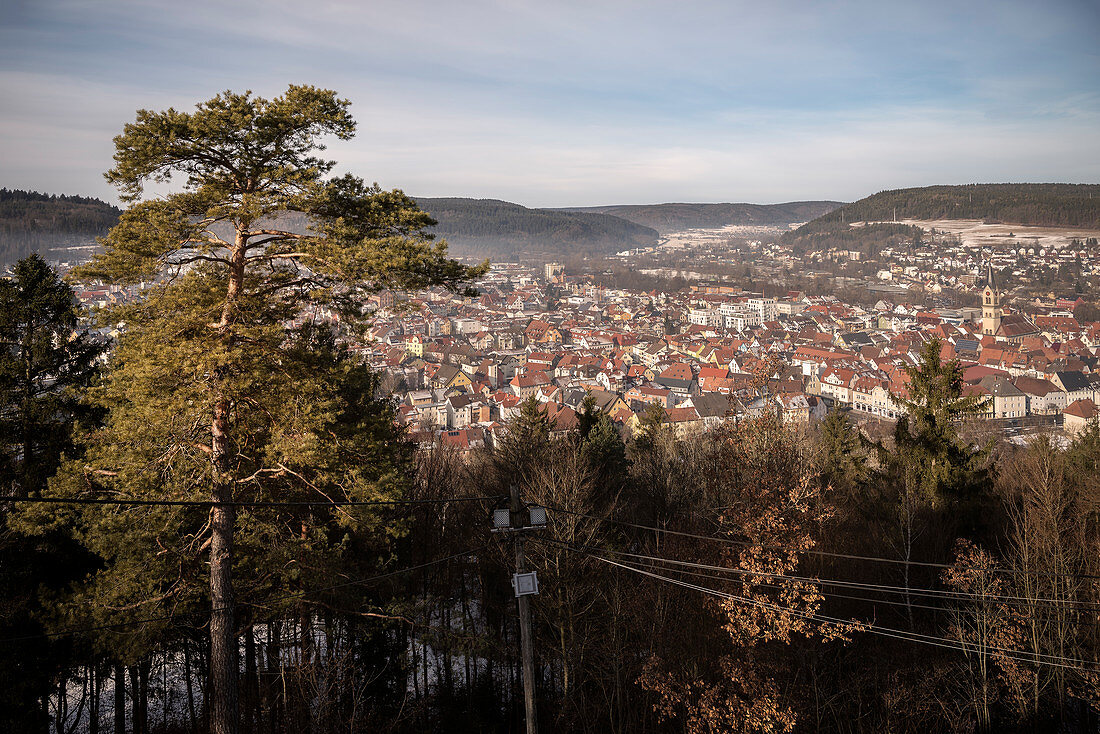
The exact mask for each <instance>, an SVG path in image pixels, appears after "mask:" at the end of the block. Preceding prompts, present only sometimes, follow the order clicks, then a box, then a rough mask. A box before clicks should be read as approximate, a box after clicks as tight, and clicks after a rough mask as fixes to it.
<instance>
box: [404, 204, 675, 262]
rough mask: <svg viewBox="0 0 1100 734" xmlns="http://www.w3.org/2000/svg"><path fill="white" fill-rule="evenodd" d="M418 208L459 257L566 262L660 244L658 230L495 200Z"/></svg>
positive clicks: (605, 217)
mask: <svg viewBox="0 0 1100 734" xmlns="http://www.w3.org/2000/svg"><path fill="white" fill-rule="evenodd" d="M417 203H418V204H419V205H420V207H421V208H422V209H424V210H425V211H427V212H429V213H430V214H431V215H432V217H434V218H435V219H436V220H438V222H439V224H438V226H436V227H435V229H434V232H435V233H436V235H437V236H439V237H442V238H445V239H446V240H447V242H448V243H450V246H451V251H452V252H454V253H455V254H460V255H477V256H479V257H495V258H509V257H513V256H515V255H519V254H548V255H551V256H554V257H558V256H561V257H564V256H567V255H573V254H579V253H586V252H599V253H609V252H615V251H616V250H623V249H629V248H633V247H645V246H649V245H653V244H656V242H657V232H656V231H655V230H653V229H650V228H649V227H644V226H641V225H638V224H635V223H633V222H628V221H626V220H625V219H620V218H618V217H614V216H610V215H607V214H600V213H594V212H569V211H564V210H555V209H529V208H527V207H525V206H520V205H519V204H513V203H511V202H507V201H499V200H496V199H464V198H443V199H427V198H418V199H417Z"/></svg>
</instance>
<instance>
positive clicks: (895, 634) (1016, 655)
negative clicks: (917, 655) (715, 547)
mask: <svg viewBox="0 0 1100 734" xmlns="http://www.w3.org/2000/svg"><path fill="white" fill-rule="evenodd" d="M584 555H586V556H589V557H591V558H593V559H595V560H598V561H603V562H604V563H607V564H610V565H612V566H617V567H619V568H624V569H626V570H628V571H633V572H634V573H638V574H641V575H643V576H648V577H650V578H653V579H657V580H660V581H665V582H667V583H671V584H675V585H677V586H682V587H685V588H688V589H693V590H695V591H700V592H703V593H706V594H710V595H712V596H717V597H720V598H724V599H728V600H730V601H738V602H744V603H747V604H752V605H755V606H759V607H761V608H764V609H769V610H771V611H777V612H783V613H787V614H793V615H795V616H797V617H800V618H802V619H806V620H809V621H816V622H825V623H830V624H835V625H839V626H842V627H856V628H858V629H857V630H856V631H865V632H870V633H872V634H877V635H881V636H884V637H892V638H895V639H899V640H904V641H907V642H919V643H922V644H927V645H932V646H935V647H943V648H948V649H953V650H959V651H962V652H972V651H978V652H983V651H994V652H1000V653H1002V654H1003V655H1004V657H1006V658H1008V659H1011V660H1015V661H1017V662H1026V663H1032V664H1036V665H1048V666H1051V667H1058V668H1067V669H1070V670H1074V671H1078V672H1087V673H1092V672H1100V667H1089V666H1095V665H1096V662H1095V661H1092V660H1081V659H1078V658H1067V657H1062V656H1058V655H1049V654H1047V653H1029V652H1027V651H1026V650H1016V649H1012V648H1002V647H997V646H993V645H986V644H982V643H965V642H956V641H954V640H952V639H950V638H947V637H936V636H933V635H924V634H920V633H917V632H907V631H905V630H898V629H893V628H889V627H880V626H878V625H875V624H873V623H869V622H860V621H858V620H845V619H840V618H838V617H831V616H828V615H824V614H814V613H811V612H802V611H799V610H797V609H791V608H789V607H782V606H778V605H774V604H769V603H767V602H763V601H760V600H758V599H750V598H747V597H743V596H738V595H736V594H729V593H727V592H724V591H719V590H718V589H711V588H708V587H705V586H699V585H697V584H692V583H689V582H687V581H682V580H680V579H674V578H670V577H668V576H662V575H660V574H656V573H652V572H650V571H646V570H644V569H641V568H636V567H634V566H630V565H628V564H625V563H619V562H617V561H613V560H611V559H608V558H602V557H600V556H596V555H593V554H588V553H585V554H584ZM1039 658H1050V659H1049V660H1045V659H1039Z"/></svg>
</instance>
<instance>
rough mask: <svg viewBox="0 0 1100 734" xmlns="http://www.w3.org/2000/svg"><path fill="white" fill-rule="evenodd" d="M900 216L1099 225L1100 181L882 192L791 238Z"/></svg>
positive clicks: (978, 185)
mask: <svg viewBox="0 0 1100 734" xmlns="http://www.w3.org/2000/svg"><path fill="white" fill-rule="evenodd" d="M895 218H896V219H898V220H903V219H981V220H985V221H991V222H993V221H995V222H1003V223H1005V224H1034V225H1046V226H1060V227H1098V226H1100V185H1096V184H969V185H966V186H925V187H923V188H914V189H894V190H892V191H880V192H879V193H877V194H875V195H873V196H868V197H867V198H865V199H860V200H859V201H856V202H853V203H851V204H845V205H844V206H842V207H840V208H839V209H836V210H834V211H831V212H829V213H828V214H825V215H824V216H821V217H819V218H817V219H815V220H814V221H812V222H809V223H807V224H806V225H804V226H802V227H800V228H799V229H797V230H795V231H794V232H792V233H790V235H789V236H788V238H789V239H796V238H801V237H804V236H807V235H813V234H819V233H829V232H836V231H839V230H841V229H845V228H847V227H848V224H849V223H851V222H891V221H893V220H894V219H895Z"/></svg>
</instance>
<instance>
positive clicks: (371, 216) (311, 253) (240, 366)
mask: <svg viewBox="0 0 1100 734" xmlns="http://www.w3.org/2000/svg"><path fill="white" fill-rule="evenodd" d="M348 108H349V103H348V101H347V100H342V99H339V98H338V97H337V95H336V94H335V93H334V92H332V91H329V90H324V89H318V88H315V87H310V86H290V87H289V88H288V89H287V90H286V92H285V93H284V94H283V95H282V96H279V97H275V98H273V99H264V98H261V97H255V96H253V95H252V94H251V93H250V92H245V93H243V94H238V93H233V92H225V93H223V94H219V95H218V96H216V97H214V98H213V99H210V100H208V101H206V102H202V103H200V104H198V105H197V106H196V109H195V110H194V111H193V112H182V111H177V110H175V109H168V110H165V111H161V112H154V111H148V110H141V111H139V112H138V113H137V119H136V120H135V121H134V122H133V123H130V124H128V125H126V127H125V129H124V131H123V133H122V134H121V135H119V136H118V137H117V138H115V156H114V160H115V166H114V167H113V168H112V169H111V170H110V171H109V172H108V173H107V174H106V176H107V180H108V181H109V182H111V183H112V184H114V185H115V186H116V187H117V188H118V189H119V191H120V194H121V197H122V199H123V200H124V201H125V202H126V203H128V204H129V208H128V209H127V210H126V211H125V212H124V213H123V215H122V217H121V218H120V221H119V223H118V225H117V226H115V227H114V228H113V229H112V230H111V232H110V234H109V235H108V236H107V237H106V238H105V239H104V240H103V241H102V243H101V244H102V245H103V248H104V252H103V253H102V254H101V255H99V256H97V257H96V258H95V259H94V260H93V261H92V262H91V263H90V264H89V265H88V266H86V267H84V268H82V269H81V270H80V272H79V273H78V277H82V278H98V279H102V280H105V281H108V282H112V283H135V282H139V281H142V280H144V281H152V282H154V283H155V285H154V286H153V287H152V289H151V291H149V292H148V293H147V295H146V297H145V298H144V299H143V300H142V302H140V303H139V304H137V305H135V306H131V307H128V308H127V309H125V310H124V311H120V312H118V313H116V314H115V318H116V319H124V320H125V322H126V328H127V332H126V334H125V335H124V336H123V338H122V341H121V343H120V344H119V348H118V351H117V353H116V355H115V357H114V365H115V368H114V370H113V371H112V375H111V376H110V378H109V379H108V380H107V382H106V384H105V385H104V387H103V389H102V390H101V391H99V393H98V399H99V400H100V401H101V402H102V404H104V405H106V406H109V407H110V409H111V417H110V420H109V422H108V424H107V427H106V428H105V429H104V430H103V431H101V432H99V433H97V434H95V435H93V436H91V437H89V439H88V444H89V461H88V462H87V463H86V465H85V466H81V467H77V466H73V467H70V471H69V472H68V480H67V483H64V482H63V483H62V484H64V487H63V489H65V490H67V491H72V492H77V491H80V492H84V491H95V492H97V493H98V494H104V493H106V494H109V495H111V496H123V497H144V498H151V497H170V498H192V499H194V498H200V497H205V498H207V499H209V500H212V501H214V502H215V503H218V504H215V505H214V506H213V508H212V510H211V512H210V514H209V526H208V527H209V530H207V529H206V526H204V525H203V524H202V522H201V518H195V517H194V513H193V512H191V513H190V515H188V513H186V512H177V511H171V510H167V509H161V510H158V511H157V512H155V513H152V515H153V520H154V521H153V522H150V523H147V524H145V526H144V528H145V529H146V530H147V535H152V536H155V537H146V538H145V542H147V543H151V542H163V543H165V544H166V545H167V546H170V547H173V548H175V549H177V551H181V552H182V551H183V550H187V549H190V550H191V551H192V553H193V552H194V549H197V548H208V549H209V575H210V576H209V578H210V580H209V589H210V600H209V603H210V607H211V614H210V642H211V647H210V676H211V686H210V690H211V700H210V704H211V723H212V730H213V731H214V732H215V733H216V734H235V732H236V731H237V720H238V712H237V670H238V662H237V639H236V635H237V627H236V624H237V619H238V615H237V607H236V600H235V596H234V595H235V584H234V581H233V573H234V571H235V570H239V567H240V565H241V564H242V563H244V562H245V561H253V562H261V563H262V562H264V561H265V560H272V559H271V558H270V557H266V558H265V557H264V555H263V552H269V553H275V554H278V553H282V554H284V556H289V559H290V560H291V561H292V562H298V561H299V560H300V557H304V556H310V554H311V552H312V550H314V548H315V547H318V546H319V545H322V546H323V545H326V544H328V542H331V543H332V544H334V545H336V546H339V545H340V543H341V541H339V540H338V537H337V538H336V539H334V538H333V537H331V535H329V536H326V533H327V534H331V533H332V532H334V531H333V530H331V527H330V529H329V530H312V529H311V528H313V527H315V525H314V523H313V522H312V518H311V517H310V516H309V514H308V513H307V514H306V516H304V517H300V518H297V521H294V520H292V519H291V518H286V517H282V518H279V520H278V521H275V520H272V521H270V522H267V523H259V520H258V518H259V517H260V515H261V514H262V513H260V512H252V511H248V512H243V513H241V516H238V512H237V509H236V507H235V506H234V505H232V504H227V503H230V502H233V501H241V500H268V499H288V498H295V497H297V498H305V497H308V498H310V499H317V500H324V499H326V498H331V499H367V498H373V497H392V496H393V495H394V494H395V493H396V492H399V491H400V489H401V486H402V467H401V465H400V461H399V460H398V458H399V457H395V456H394V455H393V452H392V451H390V450H389V449H388V448H387V443H386V441H389V442H392V441H393V438H394V437H393V435H392V433H393V432H392V430H387V429H386V427H385V426H386V423H387V421H388V422H390V423H392V420H390V419H387V418H382V419H381V420H379V419H380V416H381V414H380V413H379V412H378V411H377V410H375V409H373V408H371V407H370V405H369V404H363V403H362V402H361V400H362V396H363V394H364V393H360V394H358V395H357V394H356V393H355V392H354V390H352V389H351V387H350V386H356V387H358V388H359V389H366V390H369V389H370V385H369V380H368V379H367V378H365V377H363V376H361V375H359V374H358V372H359V371H358V370H357V368H356V367H355V366H354V365H353V364H351V363H349V362H348V360H346V359H337V358H326V357H324V352H325V350H321V354H318V352H317V350H316V349H314V346H315V345H314V344H312V343H311V337H310V336H309V335H308V334H307V333H305V331H304V330H303V329H302V328H297V325H298V324H301V323H302V322H303V321H304V322H306V323H307V324H309V323H312V322H313V321H314V320H316V319H317V318H318V317H321V316H324V315H327V314H333V315H334V316H336V317H338V318H339V321H340V323H341V324H342V326H343V329H344V332H343V333H348V332H351V330H352V328H353V327H354V325H355V324H356V323H357V322H358V321H361V320H362V319H363V318H364V316H365V310H364V308H363V305H364V304H363V297H364V296H366V295H367V294H369V293H371V292H374V291H378V290H380V289H384V288H392V287H396V288H418V287H426V286H431V285H445V286H447V287H450V288H454V289H458V288H460V287H462V284H463V283H465V282H467V281H468V280H469V279H471V278H473V277H476V276H477V275H479V274H480V273H481V272H483V269H480V268H469V267H466V266H463V265H461V264H460V263H458V262H456V261H454V260H451V259H448V257H447V251H446V244H445V243H442V242H438V243H436V242H433V241H432V236H431V235H430V234H429V233H428V232H427V231H426V230H427V228H428V227H430V226H431V225H433V224H434V221H433V220H432V219H431V218H430V217H429V216H428V215H427V214H426V213H424V212H423V211H421V210H420V209H419V208H418V207H417V206H416V204H415V202H413V200H412V199H410V198H409V197H407V196H406V195H405V194H403V193H402V192H400V191H396V190H395V191H383V190H382V189H380V188H379V187H378V186H377V185H374V186H368V185H366V184H365V183H364V182H363V181H362V180H360V179H358V178H356V177H354V176H351V175H345V176H342V177H338V178H329V177H328V174H329V172H330V171H331V170H332V167H333V165H334V162H333V161H330V160H324V159H322V158H320V157H318V155H317V154H318V152H319V151H321V150H323V149H324V146H323V145H322V144H321V140H322V138H323V137H325V136H333V137H335V138H337V139H340V140H347V139H349V138H351V137H352V136H353V134H354V131H355V123H354V121H353V119H352V117H351V115H350V113H349V110H348ZM151 182H153V183H158V184H163V185H167V186H169V187H171V186H173V185H174V184H175V185H177V186H178V188H177V190H174V191H173V192H171V193H169V194H167V195H165V196H163V197H159V198H143V195H144V188H145V186H146V185H147V184H149V183H151ZM328 353H329V354H333V352H331V350H329V352H328ZM365 395H367V396H368V397H369V396H370V393H369V392H367V393H365ZM368 403H369V401H368ZM372 411H373V412H372ZM364 422H365V423H364ZM329 516H330V517H331V518H332V519H333V521H334V522H336V524H337V526H341V525H342V526H343V527H344V528H345V529H346V530H351V529H356V528H363V527H374V526H375V525H376V524H377V521H376V520H374V519H372V517H371V516H369V515H367V514H366V513H361V512H360V513H356V512H344V511H341V512H340V513H339V515H338V516H337V515H336V514H335V513H329ZM196 520H200V522H199V524H198V525H197V526H196V525H195V524H194V523H195V521H196ZM158 522H159V523H160V525H159V528H160V529H161V531H160V532H156V533H154V532H152V529H153V528H157V527H158V525H157V523H158ZM90 527H91V528H93V529H99V530H105V529H106V528H105V527H104V525H103V521H99V522H96V521H92V522H91V523H90ZM161 536H164V537H163V538H162V537H161ZM239 540H243V541H247V546H244V547H242V548H238V546H237V544H238V541H239ZM114 547H116V546H114V545H109V546H108V545H105V546H102V549H103V550H104V552H109V553H110V556H109V558H110V559H114V560H117V561H119V562H123V561H125V562H127V563H130V564H134V563H137V562H138V558H139V556H137V555H135V553H134V551H133V549H132V548H127V549H117V550H116V551H113V552H112V551H109V550H108V549H109V548H114ZM139 547H140V546H139ZM260 549H264V550H263V552H261V550H260ZM238 551H240V553H243V554H251V553H253V552H255V553H256V554H257V556H256V557H252V558H247V557H239V556H238ZM322 555H324V553H322ZM174 556H175V554H174V553H173V554H168V556H167V558H169V559H170V558H173V557H174ZM157 559H158V560H157V562H158V563H160V562H161V561H160V557H157ZM284 560H287V559H286V558H284ZM193 564H194V562H193V561H192V564H191V565H186V564H185V566H184V567H185V568H188V569H190V570H191V571H193V570H194V569H193ZM284 565H285V564H284ZM318 565H319V566H320V565H321V564H318ZM300 570H301V572H302V573H305V572H306V571H307V569H306V568H301V569H300ZM150 575H152V574H150ZM258 578H259V577H258ZM264 578H267V577H264ZM266 583H268V584H270V583H271V579H270V578H267V581H266ZM174 586H175V584H174V582H173V581H171V580H163V579H162V580H161V582H158V583H157V584H155V585H154V588H150V589H148V590H147V592H148V593H150V594H154V599H161V600H164V599H170V598H184V599H186V598H188V597H187V595H186V594H183V593H182V592H180V590H178V589H176V588H175V587H174Z"/></svg>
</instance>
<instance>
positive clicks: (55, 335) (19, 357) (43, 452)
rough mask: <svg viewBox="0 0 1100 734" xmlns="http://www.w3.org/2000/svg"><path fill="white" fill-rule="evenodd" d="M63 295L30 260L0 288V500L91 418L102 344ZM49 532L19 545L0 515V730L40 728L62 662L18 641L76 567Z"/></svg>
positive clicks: (67, 293) (67, 291) (22, 485)
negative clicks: (43, 596) (45, 592)
mask: <svg viewBox="0 0 1100 734" xmlns="http://www.w3.org/2000/svg"><path fill="white" fill-rule="evenodd" d="M76 327H77V310H76V300H75V298H74V296H73V292H72V289H71V288H69V286H68V285H66V284H65V283H64V281H62V280H61V279H60V278H59V277H58V275H57V273H56V272H55V271H54V270H53V268H51V267H50V266H49V264H48V263H46V262H45V261H44V260H43V259H42V258H41V257H39V256H38V255H30V256H28V257H26V258H24V259H23V260H20V261H19V262H18V263H17V264H16V266H15V268H14V270H13V277H12V278H11V279H10V280H0V495H3V496H12V497H26V496H28V495H31V494H35V493H38V492H40V491H41V490H42V489H43V488H44V487H45V486H46V481H47V480H48V479H49V478H50V476H52V475H53V473H54V472H55V471H56V470H57V466H58V464H59V462H60V461H61V457H62V454H63V453H64V452H66V451H71V450H72V448H73V445H72V434H73V426H74V425H75V423H76V422H77V421H79V420H85V421H91V420H94V419H95V415H94V414H93V412H92V411H90V410H89V409H88V406H87V405H86V404H85V403H84V402H83V401H82V397H83V396H82V391H83V389H84V388H85V387H87V385H89V384H90V383H91V382H92V381H93V380H94V379H95V376H96V372H97V370H96V359H97V358H98V357H99V355H100V354H101V353H102V351H103V347H102V345H100V344H98V343H96V342H94V341H92V340H90V339H89V338H88V337H86V336H85V335H78V334H77V333H76V331H75V329H76ZM84 560H85V559H84V558H83V557H82V556H81V554H80V553H79V552H78V550H77V549H75V548H73V547H72V544H71V543H66V542H65V539H64V538H63V537H61V536H60V535H58V534H52V535H50V536H47V537H42V538H28V537H25V536H23V535H21V534H19V533H17V532H14V531H13V530H12V529H11V528H9V527H8V517H7V514H6V512H5V513H4V514H0V637H2V638H17V639H16V640H15V641H12V642H9V643H6V644H3V645H0V729H3V730H4V731H24V730H25V731H33V730H39V729H43V730H44V728H45V721H44V720H43V717H44V715H45V714H44V712H43V711H42V710H41V708H40V706H39V705H38V704H39V700H41V699H40V697H44V695H45V689H46V687H47V686H48V685H49V678H50V676H52V675H55V674H56V673H57V672H58V671H59V670H61V669H63V668H64V667H65V665H66V664H67V662H68V658H67V655H66V652H67V650H66V648H67V646H65V645H43V644H42V642H41V641H40V640H34V639H22V638H25V637H28V636H29V637H31V638H33V636H34V635H35V634H36V633H38V632H40V631H41V627H40V626H39V624H38V621H37V620H36V619H35V617H36V616H37V615H38V613H39V612H40V611H41V610H40V605H39V602H38V598H37V597H38V592H39V589H40V588H41V589H46V588H49V589H52V590H53V591H54V592H56V590H57V589H60V588H62V587H63V586H64V585H66V584H68V583H70V582H71V581H73V579H74V578H75V577H76V575H78V574H79V573H81V572H82V571H83V570H84V569H83V561H84Z"/></svg>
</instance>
